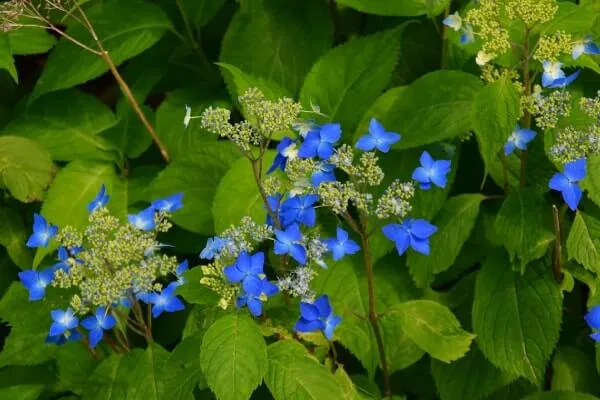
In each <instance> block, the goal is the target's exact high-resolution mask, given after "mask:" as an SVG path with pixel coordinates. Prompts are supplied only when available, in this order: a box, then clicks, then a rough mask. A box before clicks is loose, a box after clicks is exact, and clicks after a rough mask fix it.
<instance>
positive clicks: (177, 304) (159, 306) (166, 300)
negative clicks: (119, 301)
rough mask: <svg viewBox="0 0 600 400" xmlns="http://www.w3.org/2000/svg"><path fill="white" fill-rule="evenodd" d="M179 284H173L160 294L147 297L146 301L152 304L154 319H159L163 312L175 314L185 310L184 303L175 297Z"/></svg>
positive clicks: (154, 293)
mask: <svg viewBox="0 0 600 400" xmlns="http://www.w3.org/2000/svg"><path fill="white" fill-rule="evenodd" d="M176 288H177V282H172V283H170V284H169V286H167V287H166V288H164V289H163V290H162V292H160V293H156V292H152V293H150V294H149V295H148V296H146V298H145V301H146V302H147V303H148V304H152V305H153V306H152V318H158V316H159V315H160V314H162V313H163V311H166V312H175V311H181V310H183V309H184V308H185V306H184V304H183V302H182V301H181V300H179V298H178V297H177V296H176V295H175V289H176Z"/></svg>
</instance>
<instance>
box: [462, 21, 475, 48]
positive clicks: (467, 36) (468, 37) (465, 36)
mask: <svg viewBox="0 0 600 400" xmlns="http://www.w3.org/2000/svg"><path fill="white" fill-rule="evenodd" d="M459 41H460V44H462V45H465V44H469V43H473V42H475V34H474V33H473V27H472V26H471V25H470V24H465V25H464V26H463V28H462V33H461V35H460V39H459Z"/></svg>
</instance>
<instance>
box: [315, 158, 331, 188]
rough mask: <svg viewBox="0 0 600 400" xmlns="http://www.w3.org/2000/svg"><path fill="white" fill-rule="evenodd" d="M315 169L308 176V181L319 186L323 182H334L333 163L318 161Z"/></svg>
mask: <svg viewBox="0 0 600 400" xmlns="http://www.w3.org/2000/svg"><path fill="white" fill-rule="evenodd" d="M317 168H318V169H317V170H316V171H315V172H313V174H312V176H311V177H310V182H311V183H312V184H313V185H314V186H315V187H319V185H320V184H321V183H323V182H335V181H336V178H335V172H334V170H335V165H333V164H328V163H326V162H320V163H319V165H318V166H317Z"/></svg>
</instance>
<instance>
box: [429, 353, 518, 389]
mask: <svg viewBox="0 0 600 400" xmlns="http://www.w3.org/2000/svg"><path fill="white" fill-rule="evenodd" d="M431 372H432V374H433V377H434V379H435V386H436V387H437V390H438V392H439V393H440V398H441V400H463V399H469V400H479V399H483V398H487V396H489V395H490V394H492V393H494V392H495V391H496V390H498V389H500V388H501V387H503V386H505V385H508V384H509V383H511V382H512V381H514V380H515V379H516V376H511V375H510V374H509V373H508V372H505V371H502V370H500V369H498V368H497V367H495V366H494V365H493V364H491V363H490V362H489V361H488V360H486V359H485V357H484V356H483V354H482V353H481V351H480V350H479V349H478V348H477V347H474V348H473V349H471V351H469V352H468V353H467V355H466V356H465V357H463V358H461V359H460V360H457V361H455V362H453V363H452V364H446V363H443V362H441V361H438V360H434V359H432V360H431Z"/></svg>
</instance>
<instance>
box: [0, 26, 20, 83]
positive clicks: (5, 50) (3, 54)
mask: <svg viewBox="0 0 600 400" xmlns="http://www.w3.org/2000/svg"><path fill="white" fill-rule="evenodd" d="M0 69H4V70H6V71H8V73H9V74H10V76H11V77H12V78H13V79H14V81H15V83H19V75H18V74H17V68H16V67H15V62H14V60H13V56H12V51H11V48H10V42H9V40H8V35H7V34H6V33H4V32H0Z"/></svg>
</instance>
